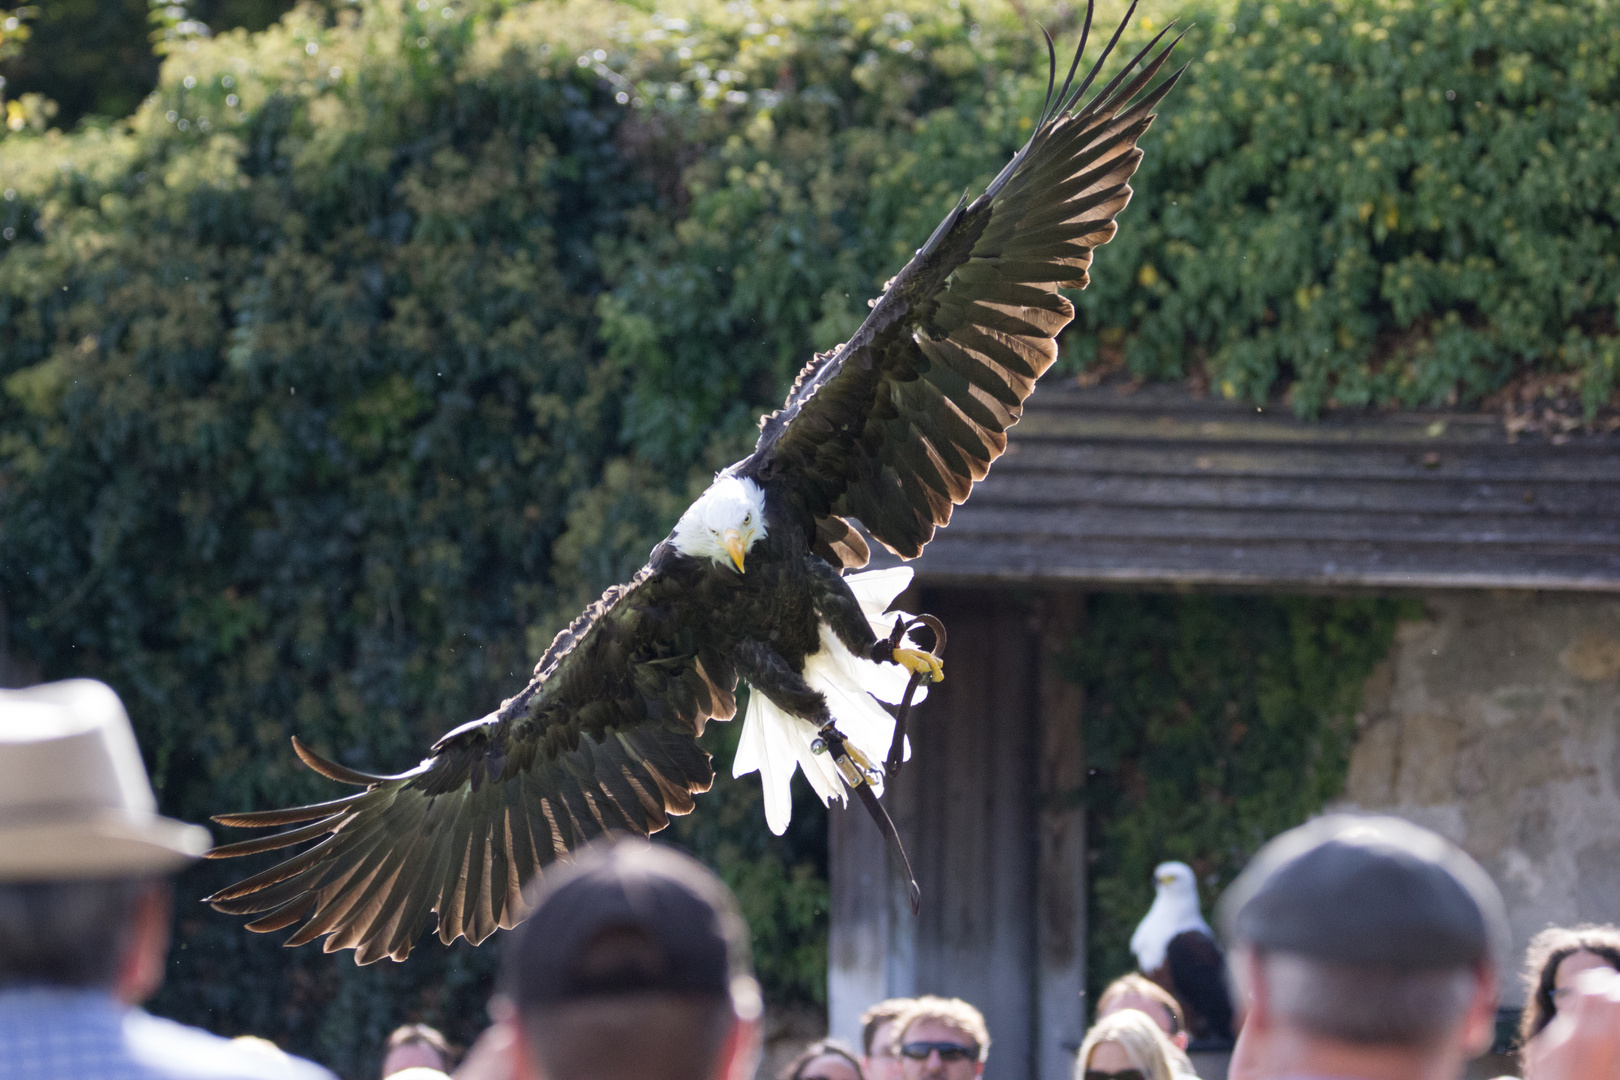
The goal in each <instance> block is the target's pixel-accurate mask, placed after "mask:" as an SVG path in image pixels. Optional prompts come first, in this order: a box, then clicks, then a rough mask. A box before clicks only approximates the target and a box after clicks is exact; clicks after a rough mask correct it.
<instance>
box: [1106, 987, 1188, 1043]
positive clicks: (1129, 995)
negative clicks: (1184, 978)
mask: <svg viewBox="0 0 1620 1080" xmlns="http://www.w3.org/2000/svg"><path fill="white" fill-rule="evenodd" d="M1121 1009H1135V1010H1136V1011H1137V1012H1141V1013H1146V1014H1147V1015H1148V1018H1149V1019H1151V1020H1152V1021H1153V1022H1154V1023H1155V1024H1158V1025H1159V1030H1160V1031H1162V1032H1164V1033H1165V1035H1166V1036H1168V1037H1169V1039H1170V1041H1171V1042H1172V1043H1175V1045H1176V1049H1178V1050H1185V1049H1187V1029H1186V1027H1185V1026H1184V1025H1183V1024H1182V1022H1181V1006H1180V1005H1178V1004H1176V998H1175V995H1174V994H1172V993H1170V991H1168V990H1166V989H1165V988H1164V987H1162V986H1160V985H1159V984H1158V983H1156V982H1154V981H1153V980H1152V979H1150V978H1148V977H1147V976H1145V975H1138V974H1136V973H1135V972H1132V973H1131V974H1129V975H1121V976H1120V977H1119V978H1117V979H1115V980H1114V981H1113V982H1111V983H1109V984H1108V985H1107V986H1106V987H1105V988H1104V989H1103V992H1102V993H1101V994H1100V995H1099V996H1098V997H1097V1019H1098V1020H1101V1019H1102V1018H1103V1017H1105V1016H1108V1015H1110V1014H1112V1013H1116V1012H1119V1011H1120V1010H1121Z"/></svg>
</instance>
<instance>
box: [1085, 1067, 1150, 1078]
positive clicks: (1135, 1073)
mask: <svg viewBox="0 0 1620 1080" xmlns="http://www.w3.org/2000/svg"><path fill="white" fill-rule="evenodd" d="M1085 1080H1147V1077H1145V1076H1143V1075H1142V1070H1141V1069H1121V1070H1119V1072H1103V1071H1102V1070H1101V1069H1087V1070H1086V1073H1085Z"/></svg>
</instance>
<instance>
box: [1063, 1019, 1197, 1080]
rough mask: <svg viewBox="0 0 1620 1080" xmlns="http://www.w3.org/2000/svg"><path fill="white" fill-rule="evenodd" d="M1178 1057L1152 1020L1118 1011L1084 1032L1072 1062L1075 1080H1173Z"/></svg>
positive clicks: (1174, 1047) (1172, 1046)
mask: <svg viewBox="0 0 1620 1080" xmlns="http://www.w3.org/2000/svg"><path fill="white" fill-rule="evenodd" d="M1179 1056H1180V1055H1179V1054H1177V1052H1176V1046H1175V1044H1174V1043H1172V1042H1171V1041H1170V1039H1169V1037H1168V1036H1167V1035H1165V1033H1164V1032H1163V1031H1162V1030H1160V1028H1159V1025H1158V1024H1157V1023H1156V1022H1155V1021H1154V1020H1153V1018H1152V1017H1150V1016H1148V1014H1146V1013H1144V1012H1140V1011H1138V1010H1136V1009H1121V1010H1119V1011H1117V1012H1112V1013H1109V1014H1108V1015H1106V1016H1104V1017H1102V1018H1101V1019H1100V1020H1098V1021H1097V1022H1096V1023H1095V1024H1093V1025H1092V1026H1091V1030H1090V1031H1088V1032H1086V1037H1085V1041H1083V1042H1082V1043H1081V1044H1080V1053H1079V1055H1078V1056H1077V1057H1076V1058H1075V1062H1074V1075H1075V1080H1174V1078H1175V1075H1176V1069H1175V1064H1174V1062H1175V1060H1176V1059H1177V1058H1178V1057H1179Z"/></svg>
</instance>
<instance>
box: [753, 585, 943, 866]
mask: <svg viewBox="0 0 1620 1080" xmlns="http://www.w3.org/2000/svg"><path fill="white" fill-rule="evenodd" d="M844 580H845V581H846V582H847V583H848V585H849V587H850V591H851V592H853V593H854V594H855V598H856V599H857V600H858V601H860V604H861V610H862V612H864V613H865V615H866V618H867V621H868V622H869V623H871V625H872V630H873V632H874V633H876V634H877V635H878V636H879V637H881V638H886V637H888V636H889V634H890V633H891V632H892V631H893V630H894V624H895V620H896V619H899V618H902V617H909V616H904V615H903V613H901V612H886V611H885V610H884V609H886V608H887V607H888V606H889V605H890V604H892V603H893V602H894V598H895V597H896V596H899V595H900V593H901V592H902V591H903V590H904V589H905V587H906V586H907V585H909V584H910V583H911V569H910V567H904V566H902V567H896V568H894V569H890V570H872V571H868V572H866V573H862V574H851V575H850V576H849V577H847V578H845V579H844ZM802 674H803V675H804V680H805V682H807V683H809V684H810V685H811V686H812V687H813V688H815V689H816V690H819V691H820V692H821V693H822V694H824V695H825V696H826V698H827V709H828V711H829V712H831V713H832V716H833V719H834V720H835V721H837V723H838V730H839V731H841V732H843V733H844V737H845V738H847V739H848V740H849V741H850V742H851V743H852V744H854V746H855V747H856V749H858V750H860V751H861V753H863V754H865V755H866V756H867V757H868V758H870V759H871V760H872V761H873V762H874V763H881V762H882V761H883V759H884V758H886V757H887V756H888V754H889V742H890V740H892V739H893V738H894V717H892V716H890V715H889V714H888V712H887V710H885V709H884V708H883V706H881V705H879V704H878V703H877V701H876V700H874V696H875V697H876V698H880V699H882V700H884V701H888V702H891V703H896V702H898V701H899V700H900V697H901V695H902V694H904V693H905V689H906V683H907V682H908V681H909V680H910V677H911V675H910V672H908V671H907V670H906V669H905V668H902V667H900V666H898V665H896V664H878V663H874V662H873V661H871V660H867V659H864V658H862V657H859V656H856V655H855V654H854V653H852V652H850V651H849V649H848V648H847V647H845V645H844V643H843V642H841V641H839V640H838V637H837V635H836V634H834V633H833V632H832V631H831V630H830V629H828V627H827V626H826V625H825V624H823V625H822V627H821V649H820V650H819V651H817V652H815V653H813V654H811V655H810V656H808V657H806V658H805V661H804V671H803V672H802ZM923 696H924V691H923V690H922V688H919V689H918V693H917V695H916V700H918V701H920V700H922V698H923ZM815 737H816V728H815V725H814V724H812V723H810V722H809V721H808V720H804V719H801V718H799V717H797V716H794V715H792V714H791V713H788V712H787V711H786V710H784V709H781V708H779V707H778V706H777V705H776V704H775V703H774V702H772V701H771V700H770V699H768V698H767V697H766V696H765V695H764V694H761V693H759V692H758V691H752V692H750V693H749V695H748V711H747V713H745V714H744V716H743V730H742V735H741V737H740V738H739V740H738V743H737V756H736V758H735V760H734V762H733V764H732V770H731V772H732V775H733V776H745V775H747V774H748V773H751V772H753V771H754V770H755V769H758V770H759V776H760V784H761V786H762V787H763V789H764V795H765V823H766V825H768V826H769V827H770V830H771V832H773V833H775V834H776V835H778V836H780V835H782V833H783V832H784V831H785V830H786V829H787V827H788V821H789V820H790V819H791V817H792V814H793V795H792V781H793V773H794V770H795V769H797V768H800V767H802V768H803V769H804V775H805V779H807V780H809V781H810V787H811V789H812V790H814V791H815V793H816V794H817V795H818V796H820V798H821V801H822V802H823V803H829V802H831V801H832V800H833V799H835V798H836V799H839V800H842V799H843V798H844V780H843V777H842V776H841V775H839V772H838V767H837V766H836V765H835V764H834V763H833V760H832V755H831V754H817V753H813V752H812V751H811V749H810V743H811V741H812V740H813V739H814V738H815ZM905 756H906V757H907V758H909V757H910V756H911V745H910V741H909V740H908V741H907V744H906V747H905ZM877 790H878V793H879V794H881V793H882V790H883V789H882V785H881V784H879V785H877Z"/></svg>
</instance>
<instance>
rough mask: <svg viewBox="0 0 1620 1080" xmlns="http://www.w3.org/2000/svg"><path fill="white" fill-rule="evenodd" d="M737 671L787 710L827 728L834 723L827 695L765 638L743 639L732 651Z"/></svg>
mask: <svg viewBox="0 0 1620 1080" xmlns="http://www.w3.org/2000/svg"><path fill="white" fill-rule="evenodd" d="M731 659H732V662H733V663H735V664H736V665H737V674H738V675H741V676H742V677H743V678H745V679H747V680H748V685H749V686H750V687H751V688H752V689H753V691H754V692H755V693H757V694H764V695H765V696H766V697H767V698H769V699H770V700H771V703H772V704H774V705H776V706H777V707H778V708H780V709H781V710H782V711H783V712H786V713H790V714H792V715H793V716H798V717H802V718H804V719H806V720H808V721H810V722H811V723H812V724H814V725H816V726H817V727H818V728H819V727H824V726H826V725H828V724H831V723H832V713H830V712H828V711H827V698H826V697H825V696H824V695H823V694H822V693H821V691H819V690H816V689H815V688H814V687H812V686H811V685H810V684H809V683H807V682H805V681H804V676H802V675H800V674H799V673H798V672H797V671H794V670H793V669H792V668H791V667H789V666H788V662H787V661H786V660H784V659H782V656H781V654H780V653H778V652H777V651H776V650H775V649H773V648H771V647H770V646H769V645H766V644H765V643H764V642H761V641H743V642H741V643H739V644H738V645H737V647H736V648H735V649H734V650H732V654H731Z"/></svg>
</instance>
